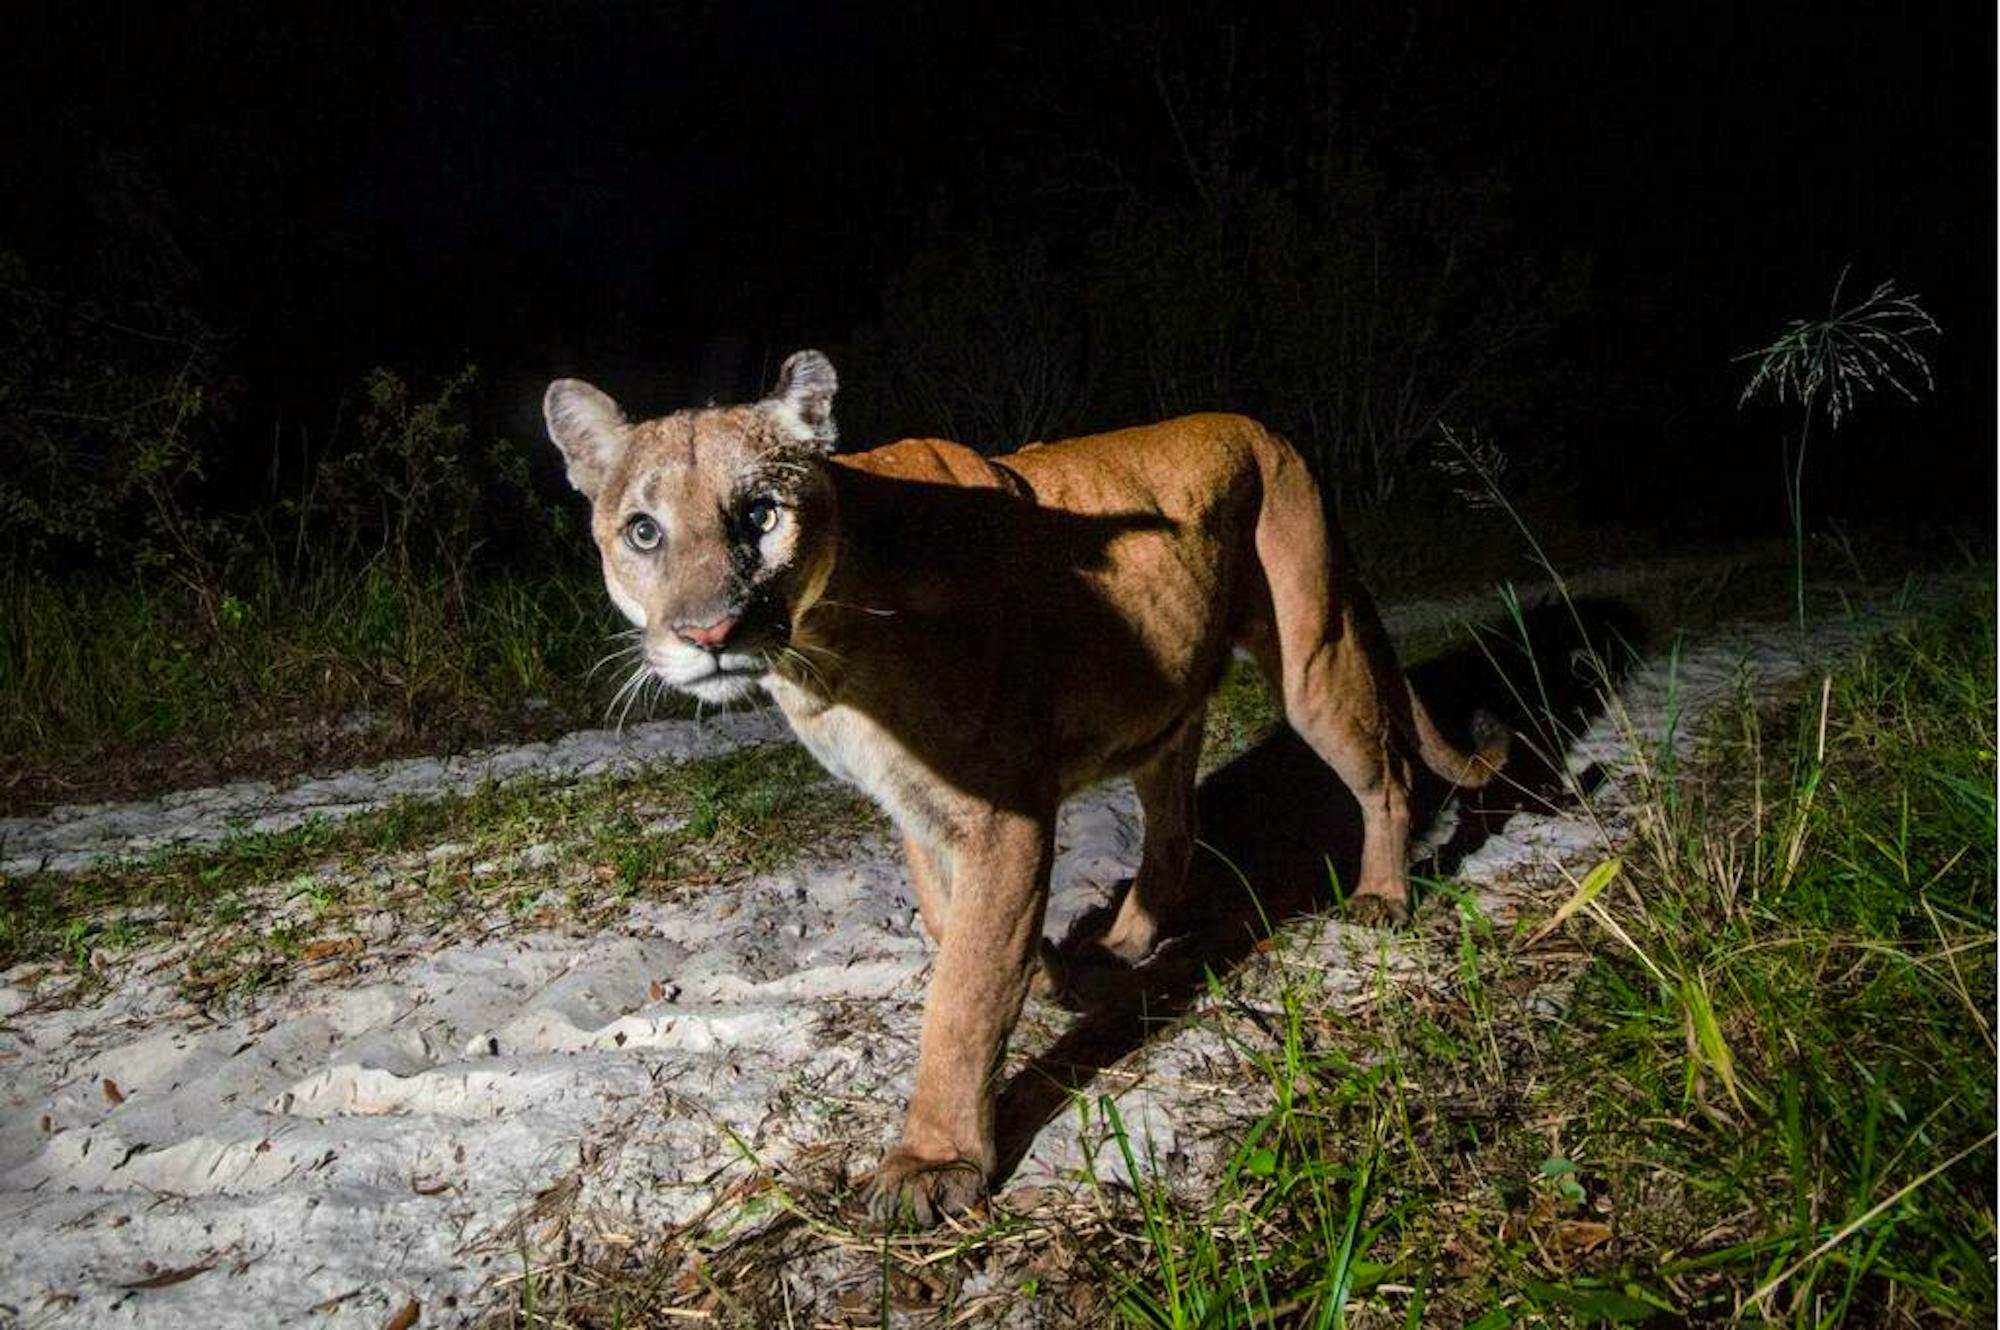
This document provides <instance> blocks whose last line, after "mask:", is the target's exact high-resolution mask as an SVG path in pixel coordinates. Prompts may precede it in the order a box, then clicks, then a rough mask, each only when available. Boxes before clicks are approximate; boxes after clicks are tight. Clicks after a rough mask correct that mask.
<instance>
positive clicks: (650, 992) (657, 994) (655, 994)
mask: <svg viewBox="0 0 2000 1330" xmlns="http://www.w3.org/2000/svg"><path fill="white" fill-rule="evenodd" d="M646 996H647V997H649V998H651V999H653V1001H655V1002H665V1001H666V1000H667V986H666V985H665V984H663V983H661V982H660V981H659V980H657V979H655V980H654V981H653V982H652V983H650V984H647V985H646Z"/></svg>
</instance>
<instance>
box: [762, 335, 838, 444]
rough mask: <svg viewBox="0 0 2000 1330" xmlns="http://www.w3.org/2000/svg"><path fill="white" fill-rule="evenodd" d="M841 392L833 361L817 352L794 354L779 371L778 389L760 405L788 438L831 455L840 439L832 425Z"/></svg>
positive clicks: (772, 390)
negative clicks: (836, 400)
mask: <svg viewBox="0 0 2000 1330" xmlns="http://www.w3.org/2000/svg"><path fill="white" fill-rule="evenodd" d="M839 388H840V380H839V378H838V377H836V376H835V374H834V372H833V362H832V361H830V360H828V359H827V358H826V357H825V356H823V355H821V354H820V353H819V352H817V351H794V352H792V354H791V355H789V356H786V357H785V363H784V364H782V365H780V366H779V367H778V386H777V387H775V388H773V389H771V395H770V396H769V397H766V398H765V399H764V400H763V402H761V403H760V404H759V405H761V406H762V407H763V408H764V410H765V411H766V412H768V413H769V414H770V416H771V418H772V419H774V420H776V421H777V422H778V426H779V428H781V429H783V430H784V431H785V433H786V435H787V436H788V437H790V438H791V439H793V440H795V441H796V442H799V443H803V444H807V445H810V446H813V447H816V448H818V449H819V450H820V451H821V452H826V453H830V452H832V451H833V445H834V442H835V441H836V440H837V439H839V437H840V432H839V431H838V430H837V429H835V428H834V424H833V394H834V393H835V392H836V391H838V390H839Z"/></svg>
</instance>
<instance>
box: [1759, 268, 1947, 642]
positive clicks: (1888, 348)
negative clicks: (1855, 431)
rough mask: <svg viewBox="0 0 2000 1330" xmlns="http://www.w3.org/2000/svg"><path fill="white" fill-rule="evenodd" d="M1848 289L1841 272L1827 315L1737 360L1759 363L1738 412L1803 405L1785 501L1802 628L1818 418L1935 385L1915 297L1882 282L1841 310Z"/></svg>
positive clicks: (1931, 326) (1930, 331) (1831, 424)
mask: <svg viewBox="0 0 2000 1330" xmlns="http://www.w3.org/2000/svg"><path fill="white" fill-rule="evenodd" d="M1846 284H1847V270H1846V269H1845V268H1843V269H1841V272H1840V276H1839V277H1838V278H1837V279H1836V280H1835V281H1834V284H1833V294H1832V296H1831V297H1829V298H1828V300H1827V302H1826V304H1827V312H1826V316H1825V317H1824V318H1819V319H1793V320H1792V321H1791V322H1790V323H1789V324H1787V325H1786V326H1785V330H1784V332H1782V333H1780V334H1779V335H1778V338H1777V340H1776V341H1773V342H1771V343H1770V344H1769V345H1768V346H1764V347H1760V348H1759V349H1757V350H1755V351H1748V352H1745V353H1744V354H1743V355H1740V356H1738V357H1737V359H1738V360H1748V361H1752V362H1754V363H1755V368H1754V369H1753V370H1752V371H1751V374H1750V381H1749V382H1748V383H1746V384H1744V385H1743V392H1742V393H1741V395H1739V396H1738V397H1737V399H1736V405H1737V407H1738V408H1739V409H1740V408H1742V407H1744V406H1747V405H1749V403H1750V400H1751V399H1752V398H1754V397H1757V396H1758V395H1759V394H1763V393H1769V394H1770V395H1771V396H1773V397H1775V398H1776V399H1777V401H1778V404H1779V405H1780V406H1783V405H1785V404H1787V403H1797V404H1798V409H1799V433H1798V442H1797V444H1796V446H1794V445H1793V444H1792V442H1791V440H1789V439H1787V440H1786V444H1785V476H1786V489H1785V503H1786V506H1787V508H1788V509H1789V510H1790V514H1791V519H1792V557H1793V567H1792V588H1793V593H1794V595H1795V597H1796V600H1797V607H1798V619H1799V626H1800V627H1801V628H1803V627H1805V622H1806V586H1805V505H1804V494H1803V492H1802V490H1803V484H1804V479H1805V466H1806V444H1807V442H1808V440H1809V439H1810V438H1811V435H1812V427H1813V420H1814V417H1815V416H1816V415H1824V416H1825V417H1826V423H1827V428H1828V429H1834V430H1837V429H1839V428H1840V422H1841V421H1842V420H1844V419H1846V417H1847V416H1848V415H1849V414H1851V413H1852V412H1853V410H1854V406H1855V403H1856V402H1857V401H1858V400H1859V399H1860V398H1862V397H1865V396H1867V395H1868V394H1869V393H1871V392H1873V391H1875V390H1876V389H1877V388H1882V387H1887V388H1892V389H1894V390H1895V391H1896V392H1898V393H1900V394H1902V395H1903V396H1904V397H1906V398H1908V399H1909V400H1910V401H1912V402H1915V401H1917V400H1919V393H1920V392H1924V391H1928V390H1929V389H1930V388H1931V387H1932V382H1931V364H1930V360H1929V359H1928V358H1927V357H1926V356H1925V355H1924V353H1923V352H1922V351H1921V350H1920V349H1918V346H1917V339H1918V338H1920V337H1923V336H1926V335H1935V334H1936V333H1937V332H1938V326H1937V321H1936V320H1935V319H1933V318H1931V316H1930V312H1929V311H1928V310H1926V309H1925V308H1924V307H1923V305H1922V304H1921V303H1920V302H1919V301H1918V299H1917V297H1916V296H1914V295H1905V294H1903V293H1901V292H1899V291H1897V290H1896V284H1895V282H1894V281H1884V282H1882V283H1880V284H1878V285H1877V286H1876V287H1875V289H1874V290H1873V291H1871V292H1869V293H1868V296H1867V298H1866V299H1864V300H1862V301H1860V302H1859V303H1857V304H1854V305H1851V306H1849V307H1847V308H1846V309H1842V308H1841V305H1840V293H1841V288H1842V287H1844V286H1845V285H1846Z"/></svg>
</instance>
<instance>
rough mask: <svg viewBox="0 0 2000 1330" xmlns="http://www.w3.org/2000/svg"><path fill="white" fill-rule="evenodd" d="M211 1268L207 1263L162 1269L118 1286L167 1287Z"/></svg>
mask: <svg viewBox="0 0 2000 1330" xmlns="http://www.w3.org/2000/svg"><path fill="white" fill-rule="evenodd" d="M211 1268H212V1267H211V1266H207V1265H184V1266H182V1267H181V1268H180V1269H178V1270H162V1271H160V1272H159V1273H158V1274H155V1275H147V1276H146V1277H145V1278H144V1279H135V1280H133V1281H132V1282H131V1283H129V1284H120V1285H119V1286H118V1287H120V1288H167V1287H168V1286H170V1285H173V1284H182V1283H186V1282H187V1281H188V1280H190V1279H193V1278H194V1277H195V1276H196V1275H204V1274H207V1273H208V1272H209V1270H210V1269H211Z"/></svg>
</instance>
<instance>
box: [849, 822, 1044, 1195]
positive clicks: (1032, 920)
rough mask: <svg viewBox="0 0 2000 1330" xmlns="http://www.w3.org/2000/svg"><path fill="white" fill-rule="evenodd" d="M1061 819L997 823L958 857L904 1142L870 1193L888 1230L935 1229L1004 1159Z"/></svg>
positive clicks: (969, 838)
mask: <svg viewBox="0 0 2000 1330" xmlns="http://www.w3.org/2000/svg"><path fill="white" fill-rule="evenodd" d="M1054 823H1055V818H1054V810H1053V809H1050V810H1049V811H1048V812H1046V813H1043V814H1039V815H1033V816H1030V815H1024V814H1020V813H1005V812H994V813H989V814H986V815H985V816H984V817H983V818H982V819H981V824H980V825H979V826H977V827H976V828H974V829H973V830H972V831H971V833H970V834H969V835H965V836H963V837H962V838H959V839H958V841H957V843H956V844H954V845H953V847H952V854H951V857H952V861H953V871H952V885H953V890H952V894H951V900H950V905H949V908H948V921H947V923H946V926H945V929H944V938H943V943H942V946H941V947H940V948H939V951H938V959H937V966H936V969H935V970H933V972H932V974H931V987H930V994H929V997H928V999H927V1001H926V1003H925V1006H924V1028H923V1037H922V1041H921V1044H920V1045H919V1049H918V1054H917V1083H916V1089H915V1091H914V1092H913V1093H912V1094H911V1096H910V1109H909V1114H908V1116H907V1117H906V1118H905V1120H904V1124H903V1139H902V1141H901V1142H900V1143H899V1144H898V1145H897V1146H896V1148H895V1149H894V1150H891V1151H890V1152H889V1154H888V1156H887V1157H886V1158H885V1159H883V1161H882V1164H881V1167H880V1168H878V1169H877V1170H876V1171H875V1177H874V1180H873V1182H872V1183H871V1184H870V1187H869V1210H870V1212H871V1213H872V1214H873V1215H874V1216H875V1217H876V1218H878V1219H892V1218H895V1217H897V1216H900V1215H907V1216H909V1217H911V1218H914V1219H915V1220H916V1221H917V1222H918V1223H921V1224H930V1223H935V1222H936V1221H937V1219H938V1218H939V1217H941V1216H943V1215H946V1214H951V1213H955V1212H957V1211H960V1210H964V1209H966V1208H968V1207H969V1206H971V1205H973V1204H974V1203H975V1202H977V1201H978V1200H979V1199H980V1198H981V1197H982V1196H984V1195H985V1194H986V1188H987V1184H988V1182H989V1181H990V1180H991V1179H992V1174H993V1168H994V1164H995V1162H996V1158H997V1154H996V1150H995V1147H994V1141H993V1103H994V1096H995V1093H996V1091H997V1088H998V1087H997V1085H996V1083H995V1082H996V1080H997V1078H998V1076H999V1074H1000V1068H1001V1062H1002V1059H1003V1057H1004V1055H1005V1053H1006V1048H1007V1036H1008V1035H1009V1034H1010V1033H1011V1032H1012V1031H1013V1028H1014V1022H1015V1021H1016V1020H1017V1019H1018V1018H1019V1017H1020V1014H1021V1004H1022V1002H1023V1000H1025V999H1026V997H1027V995H1028V988H1029V985H1030V983H1031V982H1032V981H1033V979H1034V977H1035V974H1036V971H1037V970H1038V968H1039V964H1038V960H1037V957H1038V952H1039V948H1040V943H1041V936H1042V914H1043V911H1044V909H1045V907H1046V906H1047V904H1048V894H1049V868H1050V865H1051V863H1052V862H1053V859H1054V854H1055V838H1054V834H1053V828H1054Z"/></svg>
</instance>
